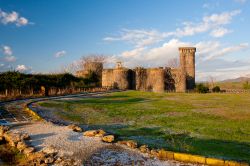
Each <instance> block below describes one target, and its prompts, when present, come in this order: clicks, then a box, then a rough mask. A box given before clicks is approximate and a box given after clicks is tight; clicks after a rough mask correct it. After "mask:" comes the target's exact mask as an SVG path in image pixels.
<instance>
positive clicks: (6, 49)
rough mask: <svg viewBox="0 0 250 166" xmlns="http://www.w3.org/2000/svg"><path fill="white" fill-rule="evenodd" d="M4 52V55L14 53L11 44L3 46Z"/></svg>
mask: <svg viewBox="0 0 250 166" xmlns="http://www.w3.org/2000/svg"><path fill="white" fill-rule="evenodd" d="M3 53H4V55H12V53H13V52H12V49H11V47H10V46H3Z"/></svg>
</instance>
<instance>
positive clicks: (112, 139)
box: [102, 135, 115, 143]
mask: <svg viewBox="0 0 250 166" xmlns="http://www.w3.org/2000/svg"><path fill="white" fill-rule="evenodd" d="M102 140H103V141H104V142H108V143H111V142H114V140H115V137H114V136H113V135H107V136H104V137H103V138H102Z"/></svg>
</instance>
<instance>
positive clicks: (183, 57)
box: [102, 47, 196, 92]
mask: <svg viewBox="0 0 250 166" xmlns="http://www.w3.org/2000/svg"><path fill="white" fill-rule="evenodd" d="M195 51H196V49H195V48H194V47H181V48H179V52H180V67H179V68H174V69H173V68H169V67H166V68H142V67H137V68H135V69H133V70H132V69H127V68H124V67H122V66H121V63H120V62H119V63H118V64H117V67H116V68H115V69H104V70H103V71H102V86H103V87H115V88H118V89H135V90H142V91H154V92H163V91H175V92H186V91H187V90H192V89H194V87H195Z"/></svg>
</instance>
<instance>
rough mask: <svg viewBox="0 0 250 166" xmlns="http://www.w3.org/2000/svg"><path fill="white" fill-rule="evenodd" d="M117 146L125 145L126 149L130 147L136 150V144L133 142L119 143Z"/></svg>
mask: <svg viewBox="0 0 250 166" xmlns="http://www.w3.org/2000/svg"><path fill="white" fill-rule="evenodd" d="M118 144H122V145H127V146H128V147H130V148H132V149H135V148H137V142H135V141H133V140H128V141H119V142H118Z"/></svg>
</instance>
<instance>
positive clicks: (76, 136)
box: [13, 122, 188, 166]
mask: <svg viewBox="0 0 250 166" xmlns="http://www.w3.org/2000/svg"><path fill="white" fill-rule="evenodd" d="M13 130H15V132H21V133H28V134H29V135H30V137H31V140H30V142H29V143H30V144H31V145H32V146H34V147H35V148H36V150H38V151H39V150H42V149H43V148H46V147H51V146H52V147H54V148H55V149H56V150H57V151H58V155H59V156H68V157H70V158H73V159H75V160H77V161H78V164H79V165H81V164H82V163H84V165H132V164H134V165H150V166H151V165H159V166H160V165H164V166H176V165H177V166H178V165H179V166H180V165H188V164H182V163H178V162H175V161H160V160H158V159H151V158H149V157H148V156H146V155H144V154H141V153H140V152H139V151H137V150H131V149H127V148H125V147H122V146H120V145H117V144H108V143H103V142H102V141H101V140H100V138H92V137H84V136H83V134H82V133H77V132H73V131H72V130H71V129H69V128H68V127H66V126H57V125H54V124H52V123H48V122H29V123H20V124H18V125H15V126H14V127H13Z"/></svg>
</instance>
